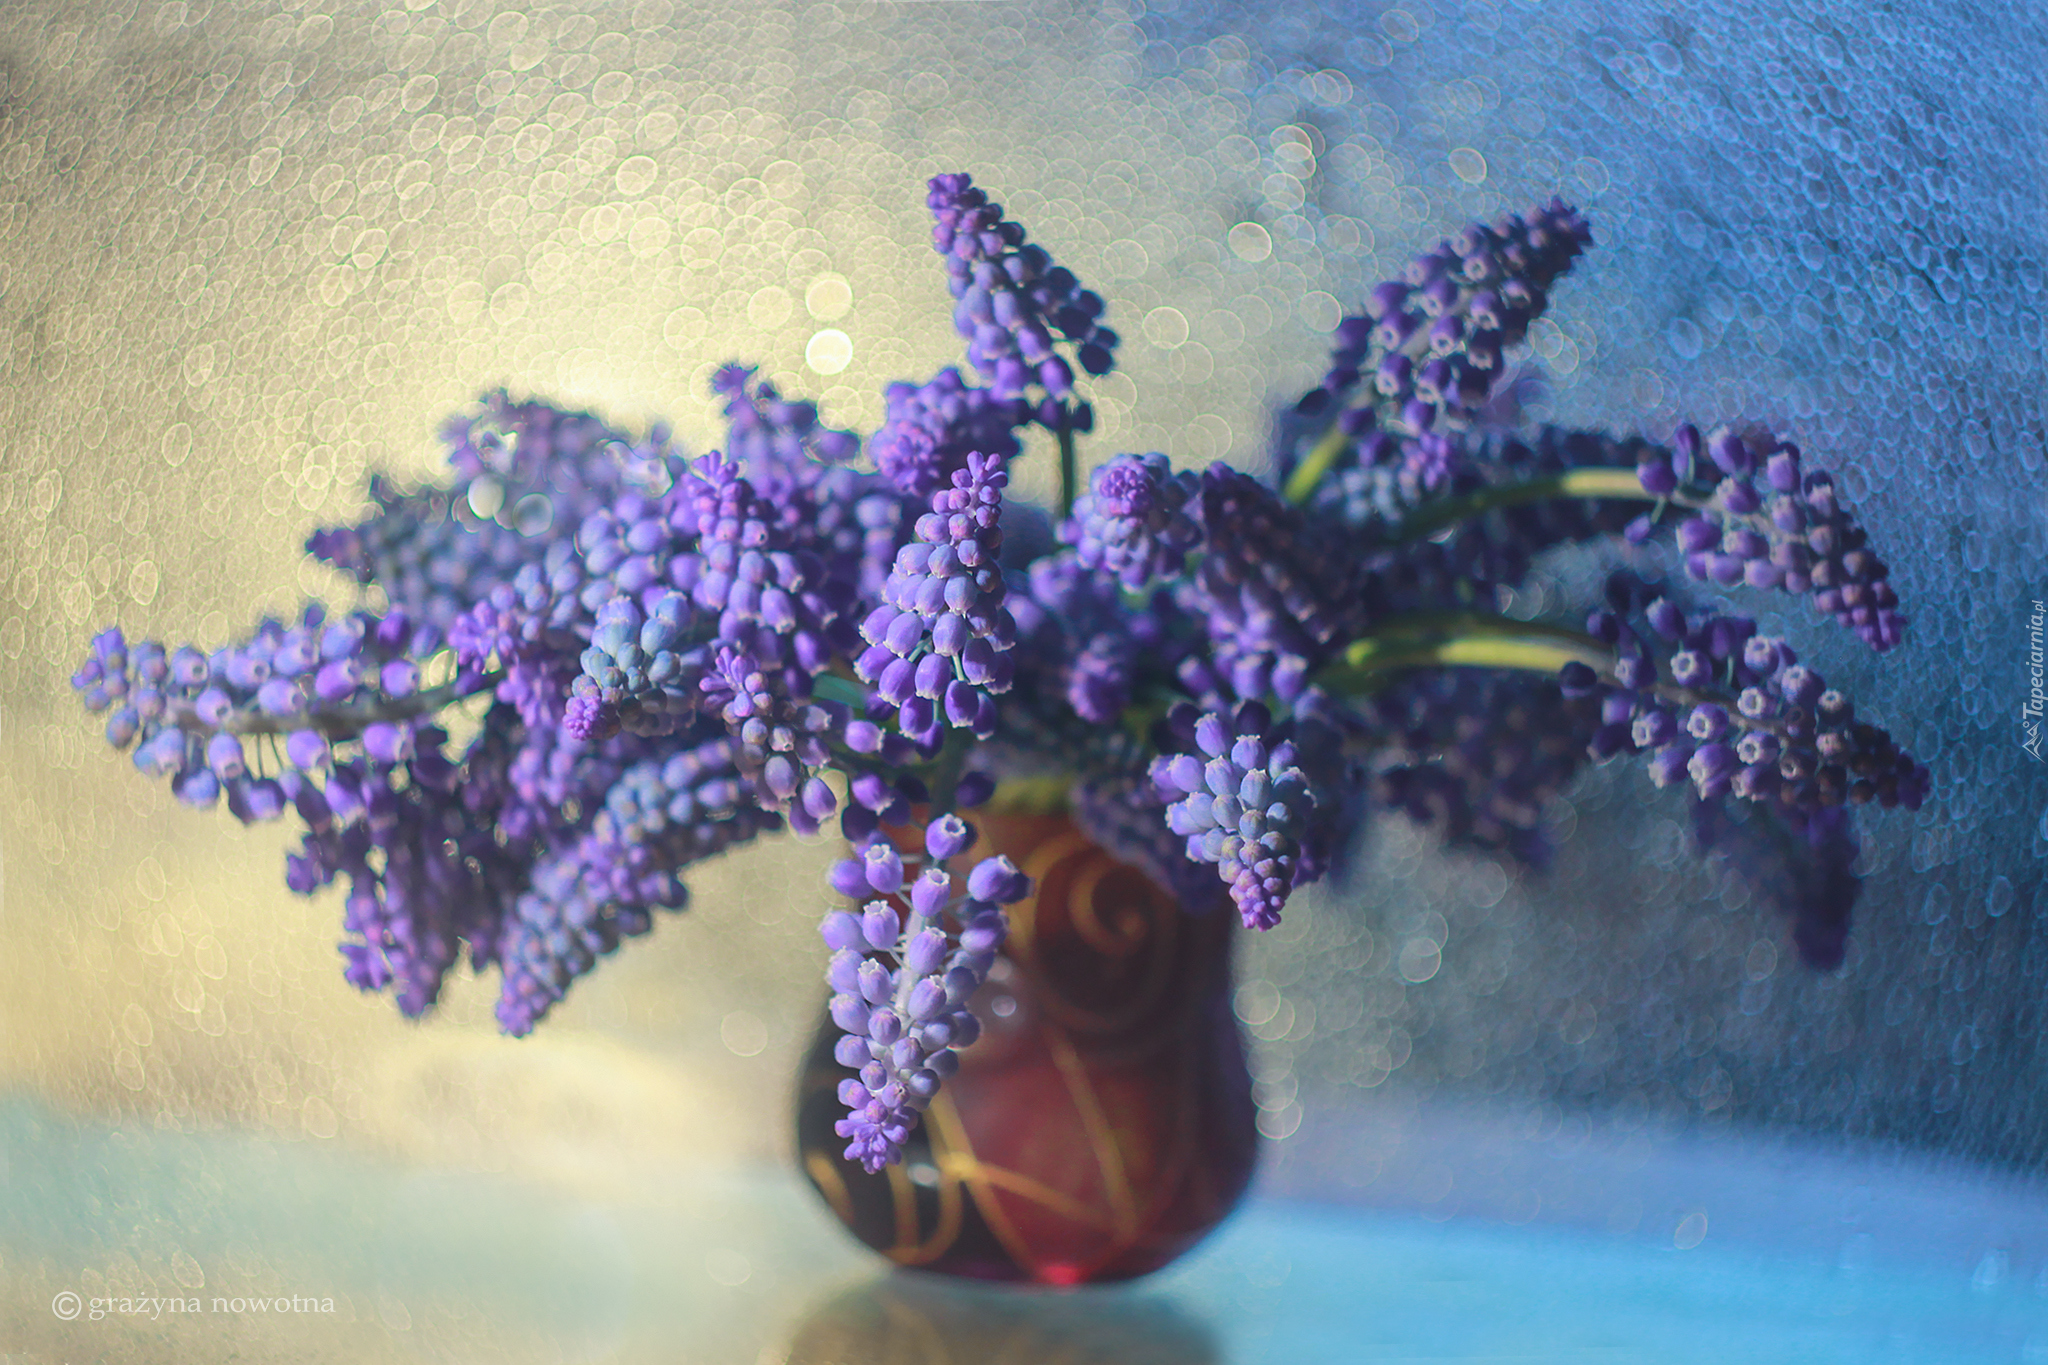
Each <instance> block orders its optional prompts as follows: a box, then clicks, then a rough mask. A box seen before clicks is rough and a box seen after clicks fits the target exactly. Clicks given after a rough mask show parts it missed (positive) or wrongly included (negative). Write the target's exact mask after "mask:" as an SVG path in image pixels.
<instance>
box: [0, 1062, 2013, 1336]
mask: <svg viewBox="0 0 2048 1365" xmlns="http://www.w3.org/2000/svg"><path fill="white" fill-rule="evenodd" d="M1744 1150H1745V1148H1744V1146H1743V1140H1742V1139H1739V1138H1730V1139H1727V1140H1726V1141H1725V1142H1724V1143H1723V1145H1722V1148H1721V1149H1720V1150H1719V1151H1718V1152H1717V1153H1715V1154H1713V1159H1714V1160H1715V1161H1718V1162H1720V1163H1721V1164H1722V1166H1723V1167H1726V1166H1728V1164H1729V1163H1730V1161H1734V1162H1736V1163H1737V1164H1739V1162H1740V1161H1741V1159H1742V1157H1741V1153H1742V1152H1743V1151H1744ZM1747 1150H1750V1151H1751V1152H1752V1160H1753V1162H1754V1163H1755V1165H1756V1166H1757V1168H1758V1175H1757V1178H1756V1180H1755V1182H1754V1185H1753V1187H1754V1188H1755V1189H1757V1190H1758V1191H1759V1195H1758V1198H1759V1200H1760V1201H1762V1202H1763V1203H1764V1204H1765V1207H1763V1208H1760V1209H1757V1208H1753V1209H1749V1210H1747V1211H1746V1213H1747V1218H1746V1221H1745V1220H1743V1219H1736V1220H1733V1221H1734V1222H1735V1223H1736V1224H1737V1225H1738V1226H1739V1227H1740V1229H1741V1230H1740V1231H1739V1232H1737V1233H1736V1234H1734V1235H1732V1236H1728V1235H1722V1234H1720V1233H1718V1232H1716V1233H1713V1234H1711V1235H1707V1236H1705V1237H1704V1238H1701V1239H1699V1240H1698V1241H1697V1244H1696V1245H1691V1246H1687V1247H1685V1248H1684V1249H1680V1248H1679V1246H1678V1245H1676V1244H1675V1242H1674V1240H1673V1239H1672V1236H1671V1234H1670V1233H1668V1232H1665V1233H1663V1234H1662V1240H1661V1241H1659V1240H1657V1239H1648V1240H1646V1239H1644V1238H1642V1237H1627V1238H1624V1237H1618V1236H1615V1235H1612V1234H1609V1233H1604V1232H1599V1231H1590V1230H1585V1229H1581V1228H1574V1227H1569V1226H1559V1225H1556V1224H1552V1223H1545V1222H1540V1221H1539V1222H1537V1223H1533V1224H1530V1225H1526V1226H1519V1227H1518V1226H1511V1225H1509V1224H1507V1223H1504V1222H1499V1221H1490V1220H1487V1219H1484V1218H1477V1217H1453V1218H1450V1219H1447V1220H1445V1221H1442V1222H1433V1221H1430V1219H1429V1218H1428V1217H1426V1216H1424V1215H1423V1214H1421V1213H1418V1212H1414V1211H1405V1212H1404V1211H1401V1210H1399V1209H1393V1208H1385V1207H1381V1208H1360V1207H1357V1206H1355V1205H1352V1206H1347V1205H1342V1204H1338V1203H1332V1202H1327V1201H1314V1200H1308V1199H1302V1198H1283V1197H1274V1196H1272V1195H1260V1196H1257V1197H1254V1198H1253V1199H1252V1200H1251V1201H1250V1202H1249V1203H1248V1204H1247V1205H1246V1206H1245V1207H1244V1208H1243V1210H1242V1211H1241V1212H1240V1213H1239V1214H1238V1215H1237V1216H1236V1217H1234V1218H1233V1219H1232V1220H1231V1221H1230V1222H1228V1223H1227V1224H1226V1225H1225V1226H1224V1227H1223V1229H1222V1230H1220V1231H1219V1233H1218V1234H1217V1235H1216V1236H1214V1237H1213V1238H1212V1239H1211V1240H1210V1241H1209V1242H1207V1243H1206V1244H1204V1245H1203V1246H1202V1247H1201V1248H1200V1249H1198V1251H1197V1252H1196V1253H1194V1254H1193V1255H1191V1256H1190V1257H1188V1258H1187V1259H1186V1260H1184V1261H1183V1262H1181V1263H1180V1264H1178V1265H1176V1266H1174V1267H1172V1268H1170V1269H1169V1270H1167V1271H1166V1272H1164V1273H1162V1274H1160V1275H1157V1276H1155V1277H1153V1278H1151V1279H1149V1280H1146V1281H1143V1282H1141V1283H1139V1284H1136V1285H1132V1286H1124V1287H1117V1288H1109V1289H1097V1290H1086V1291H1080V1292H1075V1293H1066V1294H1042V1293H1032V1292H1020V1291H1014V1290H1004V1289H997V1288H990V1287H982V1286H972V1285H958V1284H953V1283H950V1282H945V1281H941V1280H937V1279H934V1278H932V1277H927V1276H919V1275H905V1274H894V1273H890V1272H887V1271H885V1270H883V1269H881V1268H880V1267H879V1265H878V1263H876V1262H874V1261H873V1260H872V1259H870V1258H869V1257H867V1256H866V1255H865V1253H862V1252H860V1251H859V1250H857V1249H856V1248H854V1247H853V1246H852V1245H851V1244H850V1243H849V1242H848V1241H847V1240H846V1239H845V1238H844V1236H843V1235H842V1234H841V1233H840V1232H839V1231H838V1230H837V1229H836V1228H835V1227H833V1226H832V1225H831V1224H830V1223H829V1221H828V1220H827V1218H826V1217H825V1215H824V1213H823V1211H822V1210H821V1209H820V1208H819V1207H818V1206H817V1204H816V1203H815V1201H814V1200H813V1199H812V1197H811V1195H810V1193H809V1191H808V1190H806V1189H804V1188H803V1187H802V1185H801V1184H800V1182H799V1181H798V1180H797V1179H796V1177H795V1176H794V1175H793V1174H792V1173H786V1172H782V1171H776V1170H773V1169H761V1168H752V1169H744V1168H743V1169H730V1168H728V1169H700V1170H688V1169H683V1170H669V1169H659V1170H646V1171H632V1170H615V1171H609V1172H605V1173H603V1174H604V1177H605V1178H601V1179H595V1180H587V1181H586V1180H577V1179H569V1180H561V1181H540V1180H536V1179H534V1178H531V1177H517V1176H511V1175H505V1174H492V1173H489V1172H481V1171H474V1170H458V1169H435V1168H423V1167H420V1166H418V1165H416V1164H402V1163H397V1162H393V1161H389V1160H386V1159H381V1158H377V1157H374V1156H370V1155H366V1154H362V1153H359V1152H351V1151H349V1150H347V1149H338V1148H336V1147H334V1146H333V1145H331V1144H325V1145H323V1144H319V1143H312V1142H282V1143H280V1142H272V1141H268V1140H263V1139H259V1138H255V1137H250V1136H247V1135H242V1134H234V1133H212V1134H201V1135H181V1134H172V1133H162V1132H155V1131H151V1130H149V1129H146V1128H132V1127H131V1128H112V1127H108V1126H104V1125H99V1124H78V1123H74V1122H71V1121H69V1120H66V1119H64V1118H61V1117H59V1116H57V1115H55V1114H53V1113H51V1112H50V1111H48V1110H47V1109H43V1108H41V1107H39V1106H36V1105H34V1104H31V1103H29V1102H26V1101H19V1100H17V1101H14V1102H10V1103H8V1104H6V1105H4V1106H0V1176H4V1182H5V1189H6V1192H7V1193H6V1198H5V1200H4V1201H0V1263H4V1264H5V1266H6V1267H7V1272H8V1273H7V1276H6V1284H7V1288H6V1290H5V1291H4V1297H0V1307H4V1309H5V1318H4V1321H6V1322H7V1324H8V1325H7V1326H6V1327H5V1328H4V1336H0V1348H4V1349H5V1350H8V1351H25V1352H26V1354H25V1355H24V1356H22V1357H21V1358H24V1359H28V1360H43V1359H49V1360H72V1361H76V1360H91V1359H104V1360H143V1359H158V1358H161V1359H190V1358H193V1353H194V1352H197V1351H200V1350H205V1351H208V1352H212V1351H215V1350H220V1349H221V1348H227V1350H228V1351H234V1350H240V1351H244V1352H246V1353H247V1354H249V1355H254V1356H259V1357H260V1356H265V1355H271V1354H274V1353H276V1352H278V1351H280V1350H284V1349H289V1350H290V1352H291V1354H292V1355H293V1356H295V1357H297V1358H303V1359H311V1360H321V1359H329V1358H333V1359H382V1358H391V1359H399V1360H407V1359H421V1358H424V1359H457V1358H465V1357H468V1358H478V1357H484V1358H490V1357H495V1358H498V1359H505V1360H519V1359H538V1360H555V1359H581V1360H597V1359H605V1360H638V1359H642V1358H646V1359H657V1358H658V1359H664V1360H674V1359H678V1358H681V1359H686V1360H689V1361H693V1362H694V1361H733V1362H745V1363H746V1365H754V1363H755V1362H764V1361H774V1362H783V1361H787V1362H789V1365H804V1362H818V1363H819V1365H822V1363H823V1362H826V1361H831V1362H834V1365H858V1362H863V1361H870V1360H872V1361H887V1360H896V1359H921V1360H935V1361H950V1360H961V1361H967V1360H991V1359H998V1358H1016V1359H1020V1360H1022V1359H1048V1360H1050V1359H1060V1360H1067V1361H1075V1362H1083V1361H1093V1360H1103V1361H1109V1360H1116V1361H1132V1360H1137V1361H1160V1362H1174V1365H1191V1363H1194V1362H1232V1363H1233V1365H1238V1363H1243V1365H1250V1362H1255V1361H1274V1362H1282V1361H1284V1362H1289V1365H1300V1363H1301V1362H1317V1361H1352V1360H1373V1361H1399V1360H1432V1361H1454V1360H1455V1361H1530V1362H1534V1361H1614V1362H1622V1361H1657V1362H1690V1361H1700V1362H1708V1361H1713V1362H1722V1361H1731V1360H1740V1361H1750V1362H1779V1361H1782V1362H1823V1361H1825V1362H1833V1361H1841V1362H1857V1363H1858V1365H1867V1363H1868V1362H1877V1361H1900V1362H1908V1361H1910V1362H1945V1361H1956V1362H1987V1361H2012V1362H2020V1361H2041V1360H2048V1292H2044V1291H2048V1284H2044V1283H2043V1282H2042V1280H2041V1279H2040V1277H2038V1276H2037V1275H2035V1274H2032V1273H2025V1272H2026V1271H2027V1270H2028V1269H2030V1267H2024V1266H2021V1265H2019V1264H2018V1263H2016V1262H2014V1261H2012V1260H2009V1259H2008V1258H2007V1253H2006V1252H2004V1251H1999V1252H1995V1253H1992V1254H1990V1255H1988V1256H1986V1257H1985V1258H1982V1259H1980V1260H1979V1262H1978V1263H1977V1265H1976V1266H1975V1267H1974V1269H1971V1268H1967V1267H1959V1264H1958V1263H1957V1262H1956V1261H1955V1259H1954V1257H1953V1256H1952V1255H1949V1254H1947V1253H1948V1251H1949V1250H1950V1248H1947V1247H1945V1246H1943V1245H1939V1244H1940V1243H1941V1242H1942V1238H1941V1237H1940V1236H1939V1235H1938V1234H1937V1233H1935V1232H1932V1231H1931V1232H1930V1235H1929V1237H1928V1239H1927V1246H1926V1247H1925V1248H1924V1249H1923V1250H1922V1251H1921V1252H1916V1251H1915V1249H1914V1248H1913V1247H1912V1246H1911V1245H1910V1242H1911V1240H1912V1239H1911V1238H1910V1236H1908V1237H1906V1238H1903V1239H1902V1238H1900V1237H1898V1236H1896V1235H1889V1234H1886V1233H1885V1232H1884V1231H1883V1227H1882V1224H1881V1223H1879V1224H1875V1225H1874V1226H1877V1227H1878V1228H1879V1234H1880V1235H1879V1237H1878V1244H1877V1245H1876V1246H1874V1247H1873V1246H1872V1239H1871V1237H1870V1236H1869V1235H1868V1234H1865V1235H1863V1236H1862V1237H1860V1238H1859V1237H1858V1236H1856V1235H1855V1234H1854V1233H1853V1231H1852V1232H1850V1233H1849V1234H1847V1235H1846V1236H1844V1238H1843V1240H1842V1243H1841V1249H1840V1250H1839V1251H1838V1252H1836V1253H1835V1254H1826V1255H1823V1254H1816V1253H1815V1251H1814V1250H1813V1248H1812V1247H1811V1246H1809V1245H1807V1244H1806V1242H1805V1241H1803V1240H1802V1238H1801V1237H1800V1236H1799V1235H1798V1233H1797V1229H1796V1228H1794V1227H1793V1225H1794V1224H1797V1223H1798V1222H1799V1221H1800V1219H1801V1218H1802V1217H1803V1216H1804V1215H1803V1214H1802V1213H1801V1211H1800V1210H1799V1209H1798V1208H1797V1207H1796V1205H1797V1203H1798V1201H1797V1200H1796V1199H1793V1200H1784V1201H1779V1200H1776V1199H1775V1198H1774V1197H1773V1196H1772V1195H1771V1194H1770V1193H1769V1191H1770V1189H1771V1185H1770V1181H1769V1179H1768V1178H1767V1176H1766V1175H1765V1174H1764V1171H1765V1168H1766V1167H1768V1168H1771V1169H1773V1170H1782V1169H1783V1158H1782V1153H1780V1152H1777V1151H1776V1149H1772V1148H1768V1147H1766V1146H1764V1145H1762V1144H1761V1142H1758V1143H1756V1144H1753V1145H1752V1147H1750V1148H1749V1149H1747ZM1731 1153H1733V1156H1731ZM1674 1159H1676V1158H1674ZM1694 1164H1695V1165H1697V1164H1698V1159H1697V1158H1696V1159H1695V1160H1694ZM1655 1165H1656V1163H1655V1162H1652V1163H1651V1166H1652V1167H1655ZM1814 1169H1815V1171H1816V1173H1815V1174H1813V1175H1811V1176H1810V1177H1808V1178H1802V1184H1804V1185H1806V1186H1808V1187H1811V1188H1813V1189H1815V1190H1816V1191H1819V1192H1822V1193H1823V1194H1824V1193H1825V1187H1826V1186H1827V1185H1828V1184H1829V1183H1830V1181H1831V1180H1835V1181H1838V1182H1848V1183H1847V1184H1846V1185H1845V1188H1855V1189H1862V1190H1868V1189H1869V1182H1870V1181H1873V1180H1874V1181H1877V1182H1879V1184H1878V1186H1877V1188H1876V1189H1875V1190H1874V1191H1870V1199H1871V1202H1872V1203H1873V1205H1874V1206H1875V1207H1878V1208H1883V1207H1885V1206H1886V1205H1887V1204H1888V1203H1893V1202H1897V1199H1904V1200H1906V1201H1907V1202H1908V1203H1910V1200H1911V1199H1912V1198H1913V1197H1917V1195H1916V1194H1915V1192H1913V1191H1906V1190H1905V1187H1906V1186H1907V1185H1910V1184H1912V1183H1913V1182H1915V1181H1918V1182H1920V1184H1921V1185H1922V1186H1923V1187H1924V1186H1925V1182H1926V1180H1927V1179H1928V1178H1929V1177H1928V1176H1927V1175H1926V1174H1925V1173H1924V1172H1919V1173H1916V1172H1915V1171H1914V1170H1913V1169H1911V1168H1903V1167H1899V1166H1897V1165H1896V1164H1895V1163H1894V1164H1890V1165H1887V1164H1886V1163H1882V1162H1876V1161H1873V1160H1871V1159H1869V1158H1868V1157H1864V1156H1858V1155H1856V1154H1853V1153H1852V1154H1847V1155H1843V1156H1841V1157H1838V1158H1835V1159H1834V1166H1833V1168H1832V1170H1833V1175H1830V1174H1829V1169H1828V1168H1823V1167H1816V1168H1814ZM1887 1171H1889V1172H1890V1174H1889V1175H1887V1174H1886V1172H1887ZM1990 1179H1991V1177H1989V1176H1988V1175H1987V1176H1986V1177H1985V1180H1986V1181H1987V1182H1988V1181H1989V1180H1990ZM1293 1181H1294V1183H1296V1184H1298V1183H1299V1176H1298V1173H1297V1176H1296V1177H1294V1178H1293ZM1886 1181H1889V1182H1890V1183H1891V1185H1893V1186H1896V1187H1898V1190H1897V1191H1895V1190H1894V1189H1892V1188H1888V1187H1887V1186H1886V1184H1885V1183H1884V1182H1886ZM1986 1188H1989V1185H1988V1184H1987V1185H1986ZM2016 1188H2017V1189H2018V1192H2017V1193H2015V1194H2012V1195H2011V1196H2009V1197H2007V1198H2005V1199H2004V1201H2003V1202H2004V1203H2005V1204H2006V1205H2007V1206H2008V1207H2009V1208H2010V1209H2011V1210H2012V1217H2013V1218H2014V1219H2017V1220H2018V1224H2024V1225H2026V1226H2025V1229H2024V1230H2023V1231H2022V1234H2021V1235H2022V1236H2023V1237H2024V1236H2026V1235H2029V1234H2030V1233H2032V1232H2034V1231H2037V1230H2038V1228H2039V1227H2040V1226H2042V1225H2043V1224H2044V1223H2048V1218H2044V1211H2048V1199H2043V1198H2042V1197H2041V1196H2040V1194H2039V1192H2038V1191H2033V1190H2032V1189H2031V1187H2016ZM1898 1191H1905V1192H1904V1193H1899V1192H1898ZM1895 1194H1896V1199H1895V1197H1894V1196H1895ZM1393 1197H1396V1198H1398V1195H1395V1196H1393ZM1956 1197H1965V1196H1956ZM1780 1202H1782V1203H1783V1204H1784V1206H1785V1208H1786V1210H1787V1211H1786V1213H1785V1214H1784V1216H1783V1217H1782V1218H1781V1219H1780V1221H1781V1222H1783V1223H1784V1224H1785V1225H1786V1227H1787V1228H1790V1229H1792V1230H1791V1232H1789V1233H1788V1234H1787V1235H1784V1236H1777V1237H1775V1238H1774V1233H1773V1228H1772V1211H1771V1208H1770V1207H1769V1206H1770V1205H1771V1204H1773V1203H1780ZM1699 1231H1704V1229H1703V1228H1696V1229H1695V1233H1697V1232H1699ZM1688 1240H1691V1239H1689V1238H1688V1237H1687V1235H1686V1233H1685V1231H1684V1230H1683V1229H1681V1230H1680V1232H1679V1233H1678V1235H1677V1238H1676V1242H1679V1243H1682V1242H1686V1241H1688ZM123 1267H125V1268H126V1278H123V1272H122V1268H123ZM66 1290H69V1291H71V1292H73V1293H77V1294H80V1295H81V1296H82V1298H83V1299H86V1300H90V1299H95V1298H97V1299H100V1300H101V1301H102V1302H104V1303H106V1307H107V1311H106V1313H105V1316H103V1317H101V1318H99V1319H97V1320H95V1319H93V1318H92V1317H91V1316H89V1315H81V1316H80V1317H79V1318H78V1319H77V1320H75V1321H70V1322H64V1321H60V1320H59V1319H58V1318H57V1316H56V1315H55V1314H54V1313H53V1312H52V1310H51V1307H50V1305H51V1304H52V1303H53V1301H54V1300H55V1299H56V1296H58V1295H59V1294H61V1293H63V1292H64V1291H66ZM279 1295H293V1296H299V1297H300V1300H301V1303H302V1304H324V1303H331V1305H332V1306H331V1308H322V1307H313V1308H310V1309H308V1308H303V1307H302V1308H301V1309H299V1310H296V1311H290V1312H283V1313H280V1312H278V1311H272V1312H271V1313H270V1314H269V1315H268V1316H267V1317H265V1316H262V1315H261V1314H259V1313H257V1311H256V1310H255V1309H254V1308H253V1307H251V1306H250V1305H249V1304H247V1303H245V1304H244V1305H243V1307H242V1308H241V1309H239V1310H238V1309H237V1308H235V1306H234V1305H235V1304H236V1303H237V1302H240V1301H242V1300H250V1301H253V1300H254V1299H256V1298H259V1297H271V1296H279ZM122 1298H127V1299H129V1300H131V1302H130V1303H129V1304H127V1305H126V1306H125V1311H124V1307H123V1306H121V1305H120V1300H121V1299H122ZM142 1298H156V1299H159V1300H172V1299H182V1300H183V1301H184V1305H183V1307H182V1309H178V1308H173V1309H165V1308H162V1307H159V1308H157V1309H156V1310H154V1311H151V1310H148V1309H145V1308H140V1307H137V1306H136V1304H135V1303H134V1302H133V1301H134V1300H137V1299H142ZM224 1353H225V1352H224ZM8 1359H9V1361H10V1362H11V1361H13V1360H14V1359H16V1357H15V1356H13V1355H10V1356H9V1357H8Z"/></svg>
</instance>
